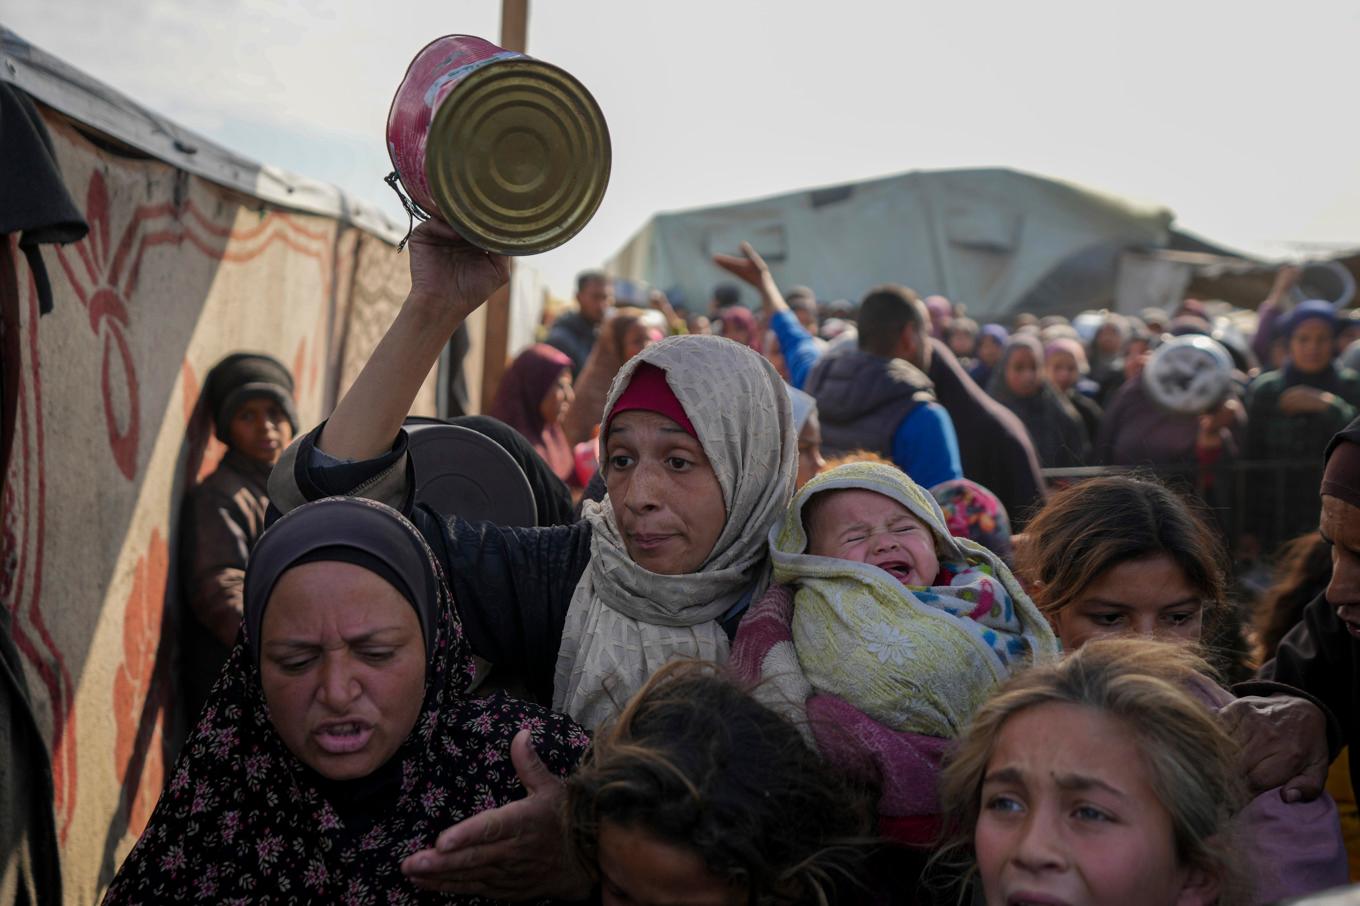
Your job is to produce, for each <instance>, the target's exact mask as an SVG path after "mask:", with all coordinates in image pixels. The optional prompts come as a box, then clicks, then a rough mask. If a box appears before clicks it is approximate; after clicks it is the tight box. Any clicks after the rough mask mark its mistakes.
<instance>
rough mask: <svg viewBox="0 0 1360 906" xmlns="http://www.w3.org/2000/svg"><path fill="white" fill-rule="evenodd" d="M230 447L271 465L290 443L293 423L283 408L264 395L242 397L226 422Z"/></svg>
mask: <svg viewBox="0 0 1360 906" xmlns="http://www.w3.org/2000/svg"><path fill="white" fill-rule="evenodd" d="M227 438H228V439H229V440H230V441H231V448H232V449H233V450H236V451H238V452H240V453H242V454H244V455H245V456H248V457H250V458H251V459H253V460H255V461H256V462H262V463H268V464H269V465H273V464H274V463H276V462H278V461H279V457H280V456H282V455H283V451H284V448H285V447H287V446H288V445H289V444H290V443H292V442H293V423H292V422H290V421H289V420H288V414H287V413H286V412H284V411H283V407H282V406H280V405H279V404H278V403H276V402H275V401H274V400H272V399H270V398H268V397H256V398H254V399H249V400H246V401H245V402H244V403H242V404H241V405H240V406H239V407H238V408H237V410H236V411H235V412H234V413H233V414H232V416H231V420H230V421H229V422H227Z"/></svg>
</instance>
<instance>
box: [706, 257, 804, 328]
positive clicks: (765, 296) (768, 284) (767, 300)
mask: <svg viewBox="0 0 1360 906" xmlns="http://www.w3.org/2000/svg"><path fill="white" fill-rule="evenodd" d="M713 263H714V264H716V265H718V267H720V268H722V269H723V270H725V271H727V272H728V273H729V274H731V275H732V276H734V277H736V278H737V279H739V280H741V281H743V282H744V283H746V284H748V285H750V286H752V287H754V288H755V289H756V291H757V292H759V293H760V304H761V307H762V308H763V309H764V312H765V315H766V316H769V315H771V314H773V313H774V312H777V311H788V310H789V306H788V303H787V302H785V301H784V294H783V293H781V292H780V291H779V286H778V284H776V283H775V282H774V277H773V275H771V274H770V266H769V265H768V264H766V263H765V259H764V258H762V257H760V253H759V252H757V251H756V250H755V248H754V247H753V246H752V245H751V243H749V242H743V243H742V244H741V254H740V255H723V254H718V255H714V256H713Z"/></svg>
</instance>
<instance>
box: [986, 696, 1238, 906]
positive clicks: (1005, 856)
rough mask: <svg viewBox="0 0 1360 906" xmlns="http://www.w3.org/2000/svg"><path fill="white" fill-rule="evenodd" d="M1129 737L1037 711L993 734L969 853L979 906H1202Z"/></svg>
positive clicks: (1079, 714) (1069, 710) (1071, 708)
mask: <svg viewBox="0 0 1360 906" xmlns="http://www.w3.org/2000/svg"><path fill="white" fill-rule="evenodd" d="M1145 762H1146V760H1145V758H1144V757H1143V753H1142V752H1141V751H1140V750H1139V748H1138V745H1137V744H1136V742H1135V737H1134V734H1133V731H1132V728H1130V727H1129V726H1128V725H1126V724H1125V723H1124V722H1123V721H1120V720H1118V719H1116V718H1114V717H1111V716H1109V715H1108V714H1105V713H1103V712H1101V711H1097V710H1095V709H1093V708H1088V707H1085V706H1083V705H1071V704H1065V703H1050V704H1043V705H1038V706H1036V707H1032V708H1029V709H1027V710H1025V711H1022V712H1020V713H1019V714H1016V715H1015V716H1013V717H1011V718H1010V719H1009V720H1007V721H1006V723H1005V724H1004V725H1003V726H1002V728H1001V732H1000V733H999V734H998V736H997V739H996V743H995V746H994V747H993V749H992V756H991V759H990V760H989V761H988V763H987V771H986V775H985V777H984V780H983V784H982V798H981V803H980V806H981V808H980V811H979V814H978V822H977V828H976V829H975V831H974V834H973V845H974V848H975V851H976V853H977V863H978V874H979V876H980V879H981V881H982V889H983V893H984V894H985V897H986V902H987V906H1012V904H1016V903H1043V904H1059V903H1061V904H1066V906H1087V904H1090V906H1096V904H1104V903H1138V904H1140V906H1200V904H1208V903H1212V902H1213V901H1214V899H1215V898H1216V897H1217V890H1216V889H1214V885H1213V884H1212V883H1209V882H1207V880H1206V879H1205V877H1204V875H1203V874H1202V873H1201V872H1198V871H1192V870H1191V869H1189V868H1186V867H1185V866H1182V865H1179V864H1178V863H1177V859H1176V848H1175V837H1174V832H1173V828H1172V819H1171V815H1170V813H1169V812H1168V811H1167V809H1166V807H1165V806H1163V805H1162V803H1161V800H1160V799H1159V798H1158V797H1157V793H1156V791H1155V790H1154V789H1153V787H1152V779H1151V776H1150V775H1149V772H1148V770H1147V767H1146V763H1145Z"/></svg>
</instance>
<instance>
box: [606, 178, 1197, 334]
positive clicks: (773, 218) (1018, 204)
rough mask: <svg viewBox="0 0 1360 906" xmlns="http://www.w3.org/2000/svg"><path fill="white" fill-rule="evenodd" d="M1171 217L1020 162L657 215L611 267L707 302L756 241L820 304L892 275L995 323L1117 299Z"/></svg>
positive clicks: (689, 301) (1163, 238)
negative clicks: (1119, 283) (1124, 265)
mask: <svg viewBox="0 0 1360 906" xmlns="http://www.w3.org/2000/svg"><path fill="white" fill-rule="evenodd" d="M1171 223H1172V214H1171V212H1170V211H1169V210H1167V209H1165V208H1161V207H1152V206H1147V205H1140V204H1135V203H1133V202H1130V201H1125V200H1122V199H1118V198H1115V197H1113V196H1109V195H1104V194H1101V193H1099V192H1095V191H1092V190H1090V189H1085V188H1082V187H1079V186H1076V185H1073V184H1071V183H1066V182H1061V181H1058V180H1053V179H1046V178H1044V177H1041V176H1035V175H1031V174H1028V173H1021V172H1018V171H1015V170H1008V169H977V170H939V171H917V172H909V173H903V174H899V175H896V176H888V177H884V178H881V179H872V180H867V181H864V182H857V183H847V184H845V185H840V186H832V187H828V188H820V189H811V190H800V191H797V192H789V193H787V194H784V195H776V196H773V197H771V198H764V199H759V200H756V201H747V202H741V203H738V204H727V205H719V206H715V207H708V208H701V209H697V210H692V211H681V212H677V213H666V214H658V215H656V216H655V217H653V218H652V219H651V221H650V222H648V223H647V224H646V225H645V226H644V227H643V228H642V229H641V230H639V231H638V232H637V233H636V234H635V235H634V236H633V237H632V239H630V240H629V241H628V243H627V244H626V245H625V246H624V247H623V249H622V250H621V251H620V252H619V253H618V255H617V256H616V257H615V258H614V260H613V262H612V264H611V267H612V270H613V272H614V273H615V274H616V275H618V276H619V277H621V278H624V279H627V280H633V281H639V282H645V283H649V284H651V285H653V286H656V287H659V288H661V289H664V290H666V291H667V292H668V293H675V294H676V295H677V296H678V297H680V298H681V299H682V300H683V301H684V302H685V304H686V305H687V306H688V307H689V308H690V309H691V310H697V309H703V308H705V307H706V305H707V302H708V299H709V294H710V292H711V289H712V287H713V285H714V284H715V283H717V282H719V281H721V280H723V279H724V275H723V274H722V273H721V272H720V271H719V270H718V269H717V268H715V267H714V266H713V264H712V263H711V261H710V259H711V256H712V255H713V254H714V253H715V252H734V251H736V249H737V246H738V244H739V243H740V242H741V241H742V240H747V241H750V242H751V243H752V245H754V246H755V247H756V249H757V250H758V251H759V252H760V253H761V254H762V255H763V256H764V257H765V260H766V261H768V262H769V264H770V268H771V270H772V271H773V273H774V276H775V279H776V280H777V281H778V282H779V283H780V285H781V286H785V287H787V286H790V285H793V284H805V285H808V286H811V287H812V288H813V289H814V290H815V291H816V293H817V295H818V297H819V298H821V299H823V300H830V299H837V298H844V299H850V300H858V299H859V298H860V297H862V296H863V295H864V293H865V291H866V290H868V289H869V288H870V287H872V286H874V285H876V284H880V283H889V282H892V283H904V284H906V285H908V286H910V287H912V288H913V289H915V290H916V291H917V292H919V293H921V294H922V295H927V294H931V293H940V294H943V295H945V296H948V297H949V298H950V299H951V300H953V301H955V302H961V303H964V304H965V305H966V306H967V308H968V313H969V314H970V315H971V316H973V317H975V318H981V319H986V320H992V319H998V318H1003V317H1006V316H1007V315H1009V314H1012V313H1014V312H1017V311H1022V310H1023V311H1032V312H1036V313H1040V314H1044V313H1063V314H1074V313H1076V312H1077V311H1080V310H1081V309H1084V308H1091V307H1101V306H1105V305H1108V304H1110V303H1111V302H1112V300H1113V298H1114V290H1115V279H1116V272H1117V269H1118V261H1119V256H1120V254H1121V253H1122V252H1124V251H1125V250H1128V249H1144V248H1160V247H1164V246H1166V245H1167V244H1168V243H1169V242H1171V241H1172V239H1173V236H1174V233H1173V230H1172V228H1171ZM746 301H748V302H754V301H755V300H754V298H753V297H752V296H751V295H750V294H749V293H748V295H747V297H746Z"/></svg>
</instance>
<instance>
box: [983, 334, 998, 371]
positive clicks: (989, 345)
mask: <svg viewBox="0 0 1360 906" xmlns="http://www.w3.org/2000/svg"><path fill="white" fill-rule="evenodd" d="M977 354H978V359H979V360H981V362H982V363H983V364H984V365H986V366H987V367H989V368H995V367H996V363H997V362H999V361H1001V344H1000V343H998V342H997V341H996V337H993V336H989V335H987V334H983V335H982V336H981V337H980V338H979V339H978V345H977Z"/></svg>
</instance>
